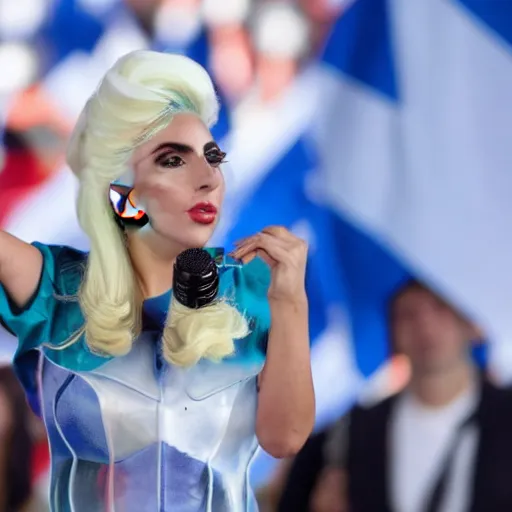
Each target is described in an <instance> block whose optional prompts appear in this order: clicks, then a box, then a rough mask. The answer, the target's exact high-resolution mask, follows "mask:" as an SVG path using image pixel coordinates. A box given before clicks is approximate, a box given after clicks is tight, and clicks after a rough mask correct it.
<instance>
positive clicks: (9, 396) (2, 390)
mask: <svg viewBox="0 0 512 512" xmlns="http://www.w3.org/2000/svg"><path fill="white" fill-rule="evenodd" d="M32 421H33V419H32V414H31V412H30V410H29V408H28V406H27V403H26V400H25V397H24V396H23V389H22V388H21V386H20V384H19V382H18V380H17V379H16V376H15V374H14V372H13V370H12V368H11V367H9V366H1V367H0V510H2V511H5V512H42V511H44V510H46V509H47V507H46V506H45V503H44V501H42V500H41V497H40V496H38V495H37V492H36V488H35V485H34V478H33V448H34V443H33V437H32V434H31V426H32Z"/></svg>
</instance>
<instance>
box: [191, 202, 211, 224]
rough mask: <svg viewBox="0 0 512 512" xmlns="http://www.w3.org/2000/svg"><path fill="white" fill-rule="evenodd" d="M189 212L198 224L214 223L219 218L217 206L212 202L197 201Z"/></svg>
mask: <svg viewBox="0 0 512 512" xmlns="http://www.w3.org/2000/svg"><path fill="white" fill-rule="evenodd" d="M187 213H188V215H189V217H190V218H191V219H192V220H193V221H194V222H196V223H197V224H212V223H213V222H215V219H216V218H217V208H216V207H215V206H214V205H213V204H211V203H197V204H196V205H195V206H193V207H192V208H191V209H190V210H189V211H188V212H187Z"/></svg>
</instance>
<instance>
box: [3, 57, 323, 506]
mask: <svg viewBox="0 0 512 512" xmlns="http://www.w3.org/2000/svg"><path fill="white" fill-rule="evenodd" d="M217 112H218V103H217V99H216V96H215V91H214V88H213V86H212V82H211V80H210V78H209V76H208V75H207V73H206V72H205V71H204V69H203V68H202V67H200V66H199V65H198V64H196V63H195V62H193V61H191V60H190V59H187V58H185V57H182V56H176V55H168V54H159V53H155V52H146V51H139V52H134V53H131V54H129V55H127V56H125V57H124V58H122V59H121V60H120V61H118V62H117V63H116V64H115V65H114V67H113V68H112V69H111V70H110V71H109V72H108V73H107V74H106V76H105V78H104V79H103V81H102V82H101V84H100V86H99V88H98V90H97V91H96V92H95V94H94V95H93V96H92V97H91V99H90V100H89V101H88V103H87V104H86V106H85V109H84V111H83V113H82V114H81V116H80V118H79V121H78V123H77V126H76V128H75V131H74V134H73V136H72V140H71V143H70V147H69V152H68V162H69V164H70V167H71V169H72V170H73V172H74V173H75V174H76V176H77V177H78V179H79V181H80V189H79V197H78V207H77V210H78V217H79V221H80V223H81V226H82V227H83V229H84V231H85V232H86V234H87V236H88V237H89V240H90V252H89V253H88V254H83V253H80V252H78V251H76V250H74V249H71V248H67V247H56V246H45V245H42V244H38V243H35V244H33V245H27V244H25V243H23V242H21V241H20V240H17V239H15V238H14V237H11V236H9V235H8V234H6V233H2V234H1V238H0V281H1V283H2V285H3V286H2V292H1V293H0V312H1V316H2V319H3V322H4V324H5V325H6V326H7V327H8V328H9V329H10V330H11V331H12V332H14V333H15V334H16V335H17V336H18V339H19V347H18V351H17V354H16V359H15V364H16V367H17V370H18V374H19V376H20V378H21V381H22V383H23V385H24V387H25V390H26V392H27V394H28V396H29V399H30V401H31V403H32V404H33V406H34V408H36V410H37V411H40V412H41V414H42V415H43V417H44V418H45V422H46V426H47V429H48V436H49V440H50V445H51V455H52V482H51V489H50V506H51V509H52V510H54V511H59V512H60V511H68V510H73V511H75V512H80V511H86V512H90V511H101V510H109V511H110V510H117V511H119V510H122V511H123V512H131V511H137V512H141V511H157V510H158V511H160V510H162V511H163V510H171V511H173V512H174V511H183V512H192V511H193V512H196V511H213V512H216V511H219V512H225V511H249V510H255V509H256V504H255V500H254V497H253V494H252V492H251V490H250V489H249V486H248V478H247V473H248V467H249V464H250V462H251V460H252V458H253V456H254V454H255V451H256V449H257V446H258V442H259V444H260V445H261V446H262V447H263V448H264V449H265V450H266V451H268V452H269V453H270V454H272V455H273V456H275V457H286V456H289V455H291V454H293V453H295V452H297V451H298V450H299V449H300V447H301V446H302V445H303V443H304V442H305V440H306V439H307V437H308V435H309V433H310V432H311V430H312V427H313V422H314V393H313V387H312V379H311V371H310V364H309V339H308V325H307V298H306V294H305V290H304V275H305V265H306V255H307V248H306V246H305V244H304V242H303V241H301V240H299V239H297V238H296V237H295V236H293V235H292V234H291V233H289V232H288V231H287V230H286V229H284V228H280V227H270V228H268V229H266V230H264V231H263V232H262V233H258V234H256V235H253V236H250V237H248V238H246V239H245V240H242V241H241V242H240V243H239V244H237V247H236V249H235V251H234V252H233V253H232V255H231V257H228V256H222V255H221V254H219V251H216V252H215V254H216V255H217V256H218V257H217V259H216V261H217V262H218V265H219V275H220V296H221V298H222V299H221V300H218V301H216V302H215V303H213V304H212V305H210V306H207V307H204V308H201V309H197V310H196V311H194V312H193V313H192V314H191V315H185V316H183V315H182V314H181V313H183V312H182V311H181V310H180V309H179V307H177V305H176V304H175V301H174V300H172V293H171V292H170V289H171V287H172V283H173V268H174V263H175V261H176V258H177V256H178V255H179V254H181V253H182V252H183V251H184V250H186V249H189V248H201V247H203V246H204V245H205V244H206V243H207V241H208V240H209V238H210V236H211V235H212V233H213V230H214V228H215V225H216V223H217V219H218V216H219V213H220V209H221V206H222V200H223V196H224V179H223V177H222V172H221V166H222V162H223V161H224V159H225V154H224V153H223V152H222V151H221V149H220V148H219V146H218V145H217V144H216V143H215V142H214V141H212V140H211V135H210V131H209V128H210V127H211V126H212V125H213V123H214V122H215V119H216V116H217ZM256 256H258V257H256ZM170 305H171V307H170ZM173 311H174V314H173ZM178 312H180V314H177V313H178ZM219 361H220V362H219ZM37 397H39V399H37Z"/></svg>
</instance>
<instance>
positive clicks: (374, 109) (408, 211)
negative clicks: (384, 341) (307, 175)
mask: <svg viewBox="0 0 512 512" xmlns="http://www.w3.org/2000/svg"><path fill="white" fill-rule="evenodd" d="M320 82H321V95H320V98H319V103H318V109H319V112H318V116H317V118H316V129H315V141H316V143H317V149H318V156H319V162H318V166H319V169H320V171H319V172H320V174H321V176H320V177H319V183H320V184H321V186H322V196H323V198H324V201H325V203H326V205H328V206H329V207H330V208H332V210H333V211H335V212H336V214H337V215H338V216H339V218H340V219H343V220H344V222H345V225H350V226H351V227H352V235H351V236H354V234H355V233H358V235H356V238H355V239H352V240H350V239H346V240H345V242H344V243H343V244H342V246H343V247H342V248H340V249H341V250H342V251H344V255H343V261H344V263H345V265H346V264H347V260H350V268H348V267H346V275H347V279H348V282H347V293H348V294H349V295H351V298H352V299H354V298H355V299H356V303H352V304H351V305H352V311H353V314H354V315H359V314H361V311H360V309H361V307H360V306H361V305H360V304H358V302H359V300H360V299H362V301H363V304H366V305H368V304H369V302H368V301H365V300H364V297H365V296H367V298H368V297H370V296H371V295H372V294H373V296H374V297H375V293H380V292H382V291H385V289H389V287H390V285H392V282H393V281H396V280H397V279H398V278H399V274H400V273H401V272H402V273H403V274H404V275H406V274H407V272H408V271H410V272H412V273H414V274H415V275H417V276H418V277H420V278H422V279H424V280H426V281H427V282H429V283H430V284H431V285H432V286H433V287H435V288H437V289H438V290H439V291H440V292H441V293H442V294H444V295H445V296H446V297H447V298H448V299H449V300H451V301H453V302H454V303H455V304H457V305H459V306H460V307H461V308H462V309H463V310H464V311H466V312H467V313H468V314H469V315H471V316H472V317H473V318H474V319H475V320H476V321H478V322H480V324H481V325H482V327H483V328H484V330H485V331H486V333H487V335H488V337H489V338H490V339H491V340H492V342H493V344H492V347H493V349H494V350H493V356H491V358H492V359H491V362H492V363H494V369H495V371H502V372H508V374H507V375H504V376H505V377H510V376H511V370H512V358H511V352H512V315H511V314H510V313H511V310H512V272H511V270H510V264H511V262H512V236H511V228H512V201H511V197H512V196H511V194H512V144H511V143H510V140H509V139H510V135H509V132H510V120H511V119H512V96H511V91H512V3H511V2H505V1H501V0H485V1H481V0H414V1H411V0H356V1H354V2H353V3H352V4H351V5H350V6H349V7H348V8H347V9H346V11H345V12H344V13H343V14H342V16H341V17H340V18H339V20H338V22H337V24H336V25H335V27H334V30H333V33H332V35H331V38H330V40H329V42H328V45H327V47H326V49H325V53H324V55H323V62H322V65H321V78H320ZM372 251H374V252H373V254H372ZM375 251H376V252H375ZM370 255H371V256H370ZM381 264H382V265H383V266H382V267H381ZM400 267H401V268H402V270H400ZM386 268H388V269H389V270H385V269H386ZM365 274H366V276H365ZM392 274H394V277H393V276H392ZM354 279H355V280H356V281H357V282H355V283H353V284H354V285H355V286H352V285H351V283H350V281H351V280H354ZM354 306H355V307H354ZM363 308H364V305H363ZM358 310H359V312H358ZM367 313H370V311H367ZM369 320H370V317H366V320H365V321H369ZM352 321H353V322H356V325H354V323H353V327H357V318H355V317H354V318H352ZM360 328H363V326H361V325H359V329H360ZM374 328H375V325H373V326H372V325H368V326H367V327H366V329H367V330H368V331H371V330H372V329H374ZM359 332H360V331H359V330H358V328H355V329H353V333H354V335H355V338H356V339H355V340H354V343H355V344H356V345H357V343H360V342H361V339H358V337H359V334H358V333H359ZM364 341H365V342H368V339H367V338H364ZM356 348H357V347H356ZM500 363H501V366H500Z"/></svg>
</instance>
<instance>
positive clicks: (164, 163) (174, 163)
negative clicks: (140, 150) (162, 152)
mask: <svg viewBox="0 0 512 512" xmlns="http://www.w3.org/2000/svg"><path fill="white" fill-rule="evenodd" d="M156 163H157V164H158V165H159V166H160V167H166V168H176V167H181V166H182V165H183V164H184V163H185V162H184V160H183V158H181V156H177V155H171V156H162V157H160V158H157V161H156Z"/></svg>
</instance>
